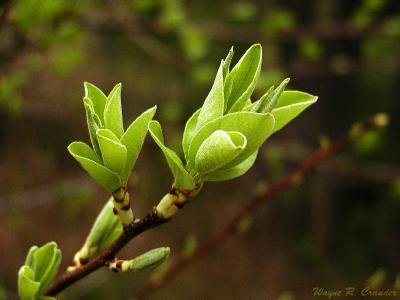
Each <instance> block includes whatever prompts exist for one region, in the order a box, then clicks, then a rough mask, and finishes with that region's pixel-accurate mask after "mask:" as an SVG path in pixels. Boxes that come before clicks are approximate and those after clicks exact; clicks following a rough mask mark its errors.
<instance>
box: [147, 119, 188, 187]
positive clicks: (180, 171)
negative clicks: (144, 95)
mask: <svg viewBox="0 0 400 300" xmlns="http://www.w3.org/2000/svg"><path fill="white" fill-rule="evenodd" d="M149 131H150V134H151V136H152V137H153V139H154V141H155V142H156V143H157V145H158V146H159V147H160V149H161V151H162V152H163V153H164V156H165V158H166V160H167V163H168V166H169V168H170V169H171V172H172V174H173V176H174V179H175V183H174V185H175V187H177V188H183V189H187V190H192V189H194V187H195V182H194V180H193V178H192V176H190V174H189V173H188V172H187V171H186V170H185V167H184V166H183V163H182V161H181V159H180V158H179V156H178V155H177V154H176V153H175V152H174V151H173V150H171V149H169V148H167V147H166V146H165V145H164V138H163V134H162V129H161V125H160V123H158V122H157V121H151V122H150V123H149Z"/></svg>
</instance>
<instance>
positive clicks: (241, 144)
mask: <svg viewBox="0 0 400 300" xmlns="http://www.w3.org/2000/svg"><path fill="white" fill-rule="evenodd" d="M246 143H247V140H246V137H245V136H244V135H243V134H241V133H240V132H237V131H230V132H226V131H223V130H217V131H215V132H213V133H212V134H211V135H210V136H209V137H208V138H207V139H205V140H204V142H203V143H202V144H201V146H200V148H199V150H198V151H197V154H196V158H195V168H196V171H197V172H198V173H199V174H200V175H201V176H203V175H207V174H210V173H212V172H213V171H216V170H219V169H221V168H223V167H224V166H225V165H226V164H227V163H229V162H230V161H232V160H233V159H235V158H236V157H237V156H238V155H239V154H240V153H241V152H242V151H243V149H244V148H246Z"/></svg>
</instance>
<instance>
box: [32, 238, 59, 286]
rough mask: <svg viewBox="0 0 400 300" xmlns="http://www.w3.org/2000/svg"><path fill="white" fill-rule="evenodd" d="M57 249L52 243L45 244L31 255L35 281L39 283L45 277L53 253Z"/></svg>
mask: <svg viewBox="0 0 400 300" xmlns="http://www.w3.org/2000/svg"><path fill="white" fill-rule="evenodd" d="M56 248H57V244H56V243H54V242H51V243H47V244H45V245H44V246H42V247H40V248H39V249H37V250H36V251H35V253H34V254H33V264H32V270H33V273H34V274H35V280H37V281H40V283H41V284H42V279H45V275H46V272H47V269H48V268H49V266H51V260H52V259H53V255H54V251H55V249H56Z"/></svg>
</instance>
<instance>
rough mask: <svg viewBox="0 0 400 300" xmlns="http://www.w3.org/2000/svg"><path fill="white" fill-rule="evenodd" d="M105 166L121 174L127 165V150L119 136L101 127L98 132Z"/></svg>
mask: <svg viewBox="0 0 400 300" xmlns="http://www.w3.org/2000/svg"><path fill="white" fill-rule="evenodd" d="M96 135H97V140H98V141H99V146H100V150H101V154H102V156H103V161H104V166H105V167H107V168H108V169H110V170H111V171H113V172H115V173H117V174H120V173H121V171H122V170H123V169H124V167H125V163H126V155H127V150H126V147H125V146H124V145H122V144H121V142H120V141H119V139H118V137H117V136H116V135H115V134H114V133H113V132H112V131H111V130H108V129H99V130H97V132H96Z"/></svg>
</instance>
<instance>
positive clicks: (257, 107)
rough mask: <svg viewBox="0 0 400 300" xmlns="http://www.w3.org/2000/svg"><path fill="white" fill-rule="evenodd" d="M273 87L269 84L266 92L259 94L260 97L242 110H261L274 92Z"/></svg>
mask: <svg viewBox="0 0 400 300" xmlns="http://www.w3.org/2000/svg"><path fill="white" fill-rule="evenodd" d="M274 89H275V87H274V86H271V87H270V88H269V89H268V90H267V92H266V93H265V94H264V95H262V96H261V98H260V99H258V100H257V101H255V102H254V103H249V104H247V105H246V106H245V107H244V108H243V109H242V111H252V112H261V111H262V110H263V108H264V107H265V105H266V103H267V102H269V100H270V99H271V98H272V94H273V92H274Z"/></svg>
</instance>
